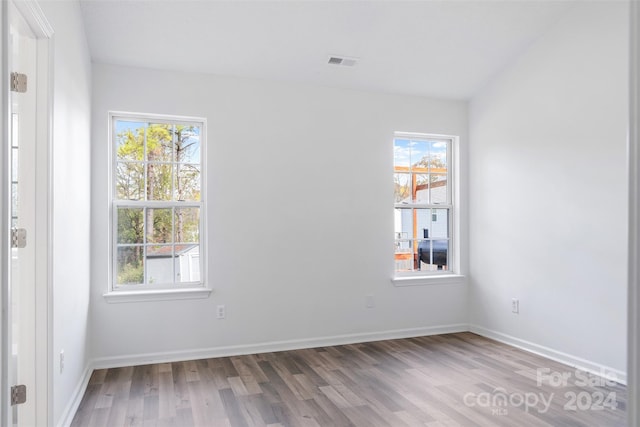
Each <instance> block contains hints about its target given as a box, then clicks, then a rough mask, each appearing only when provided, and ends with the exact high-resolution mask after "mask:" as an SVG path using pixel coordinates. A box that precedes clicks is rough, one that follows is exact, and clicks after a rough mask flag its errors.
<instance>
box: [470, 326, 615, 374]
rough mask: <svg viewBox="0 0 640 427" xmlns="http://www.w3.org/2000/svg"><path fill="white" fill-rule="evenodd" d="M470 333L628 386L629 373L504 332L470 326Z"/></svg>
mask: <svg viewBox="0 0 640 427" xmlns="http://www.w3.org/2000/svg"><path fill="white" fill-rule="evenodd" d="M469 331H470V332H473V333H475V334H478V335H482V336H483V337H486V338H491V339H493V340H496V341H499V342H501V343H504V344H509V345H510V346H513V347H516V348H519V349H521V350H525V351H528V352H530V353H534V354H537V355H539V356H544V357H546V358H548V359H551V360H554V361H556V362H560V363H564V364H565V365H569V366H571V367H573V368H578V369H581V370H583V371H586V372H590V373H592V374H595V375H601V376H602V375H603V374H604V375H605V376H607V377H608V378H610V379H613V380H615V381H616V382H618V383H620V384H624V385H626V384H627V373H626V372H623V371H620V370H619V369H614V368H611V367H609V366H605V365H602V364H599V363H595V362H592V361H590V360H586V359H583V358H581V357H577V356H573V355H571V354H567V353H563V352H561V351H557V350H554V349H552V348H549V347H545V346H542V345H538V344H535V343H532V342H530V341H526V340H522V339H520V338H516V337H512V336H511V335H507V334H503V333H502V332H497V331H493V330H491V329H487V328H483V327H482V326H478V325H469Z"/></svg>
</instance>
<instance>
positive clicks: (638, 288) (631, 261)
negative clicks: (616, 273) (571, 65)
mask: <svg viewBox="0 0 640 427" xmlns="http://www.w3.org/2000/svg"><path fill="white" fill-rule="evenodd" d="M630 11H631V13H630V14H629V15H630V31H629V37H630V40H629V42H630V49H629V146H628V156H629V255H628V257H629V258H628V281H629V288H628V294H627V295H628V296H627V310H628V328H627V334H628V340H627V391H628V395H627V402H628V404H627V421H628V425H629V426H637V425H640V404H639V403H638V399H640V360H639V359H640V336H639V334H640V314H639V313H638V309H640V265H639V263H640V117H639V115H640V76H638V73H640V3H639V2H637V1H631V2H630Z"/></svg>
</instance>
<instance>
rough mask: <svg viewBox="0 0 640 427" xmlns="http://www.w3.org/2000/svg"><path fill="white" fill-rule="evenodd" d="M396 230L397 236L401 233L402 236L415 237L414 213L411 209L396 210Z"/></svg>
mask: <svg viewBox="0 0 640 427" xmlns="http://www.w3.org/2000/svg"><path fill="white" fill-rule="evenodd" d="M394 231H395V233H396V236H398V235H401V236H403V237H402V238H407V239H413V213H412V210H411V209H395V210H394ZM398 233H401V234H398ZM405 236H406V237H405Z"/></svg>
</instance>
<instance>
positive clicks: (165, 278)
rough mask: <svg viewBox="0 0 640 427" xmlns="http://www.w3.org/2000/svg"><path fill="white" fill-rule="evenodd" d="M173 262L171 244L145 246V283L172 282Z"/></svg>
mask: <svg viewBox="0 0 640 427" xmlns="http://www.w3.org/2000/svg"><path fill="white" fill-rule="evenodd" d="M174 262H175V256H174V252H173V245H152V246H147V254H146V266H147V283H149V284H150V285H151V284H162V283H173V266H174Z"/></svg>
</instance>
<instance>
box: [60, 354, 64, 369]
mask: <svg viewBox="0 0 640 427" xmlns="http://www.w3.org/2000/svg"><path fill="white" fill-rule="evenodd" d="M62 371H64V350H60V373H62Z"/></svg>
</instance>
